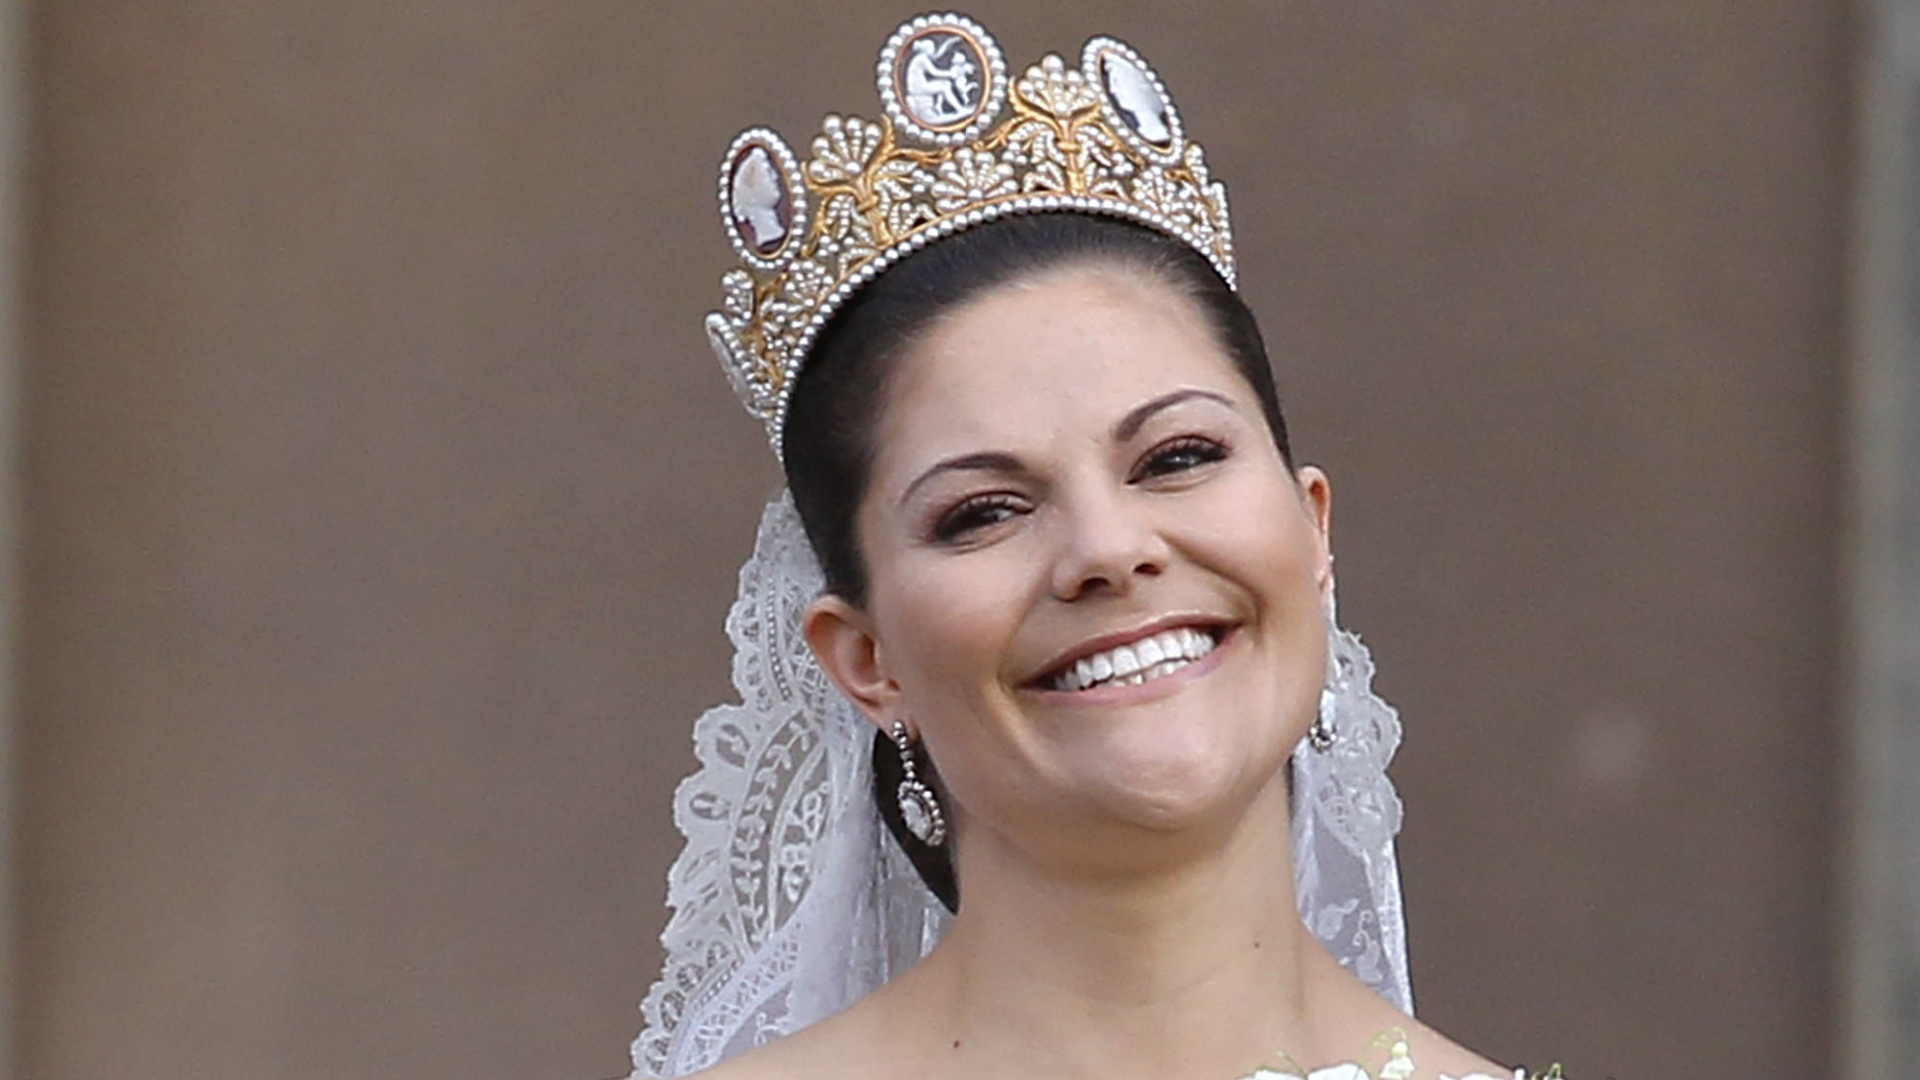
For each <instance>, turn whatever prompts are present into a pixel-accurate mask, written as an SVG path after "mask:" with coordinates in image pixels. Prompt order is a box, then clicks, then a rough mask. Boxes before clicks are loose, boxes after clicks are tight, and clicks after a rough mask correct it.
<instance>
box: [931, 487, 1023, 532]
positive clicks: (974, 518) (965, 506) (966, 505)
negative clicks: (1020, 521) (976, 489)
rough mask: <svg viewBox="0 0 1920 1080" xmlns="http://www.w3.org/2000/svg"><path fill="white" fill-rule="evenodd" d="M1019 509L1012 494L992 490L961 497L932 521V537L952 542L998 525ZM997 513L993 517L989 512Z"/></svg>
mask: <svg viewBox="0 0 1920 1080" xmlns="http://www.w3.org/2000/svg"><path fill="white" fill-rule="evenodd" d="M1019 512H1020V500H1019V499H1016V498H1014V497H1013V496H1012V495H1007V494H1004V493H999V492H996V493H993V494H989V495H974V496H970V497H968V498H966V499H962V500H961V501H960V502H959V504H958V505H956V506H954V507H953V509H951V510H948V511H947V512H946V513H944V514H941V515H940V518H939V520H937V521H935V522H934V523H933V539H934V540H935V541H937V542H939V543H943V544H950V543H953V542H954V541H956V540H959V539H961V538H962V537H963V535H964V534H966V533H970V532H974V531H976V530H979V529H984V528H988V527H989V526H993V525H998V524H1000V523H1001V522H1003V521H1005V520H1007V518H1009V517H1011V516H1013V515H1014V514H1017V513H1019ZM989 514H997V515H998V516H996V517H993V518H992V520H987V519H986V518H987V515H989Z"/></svg>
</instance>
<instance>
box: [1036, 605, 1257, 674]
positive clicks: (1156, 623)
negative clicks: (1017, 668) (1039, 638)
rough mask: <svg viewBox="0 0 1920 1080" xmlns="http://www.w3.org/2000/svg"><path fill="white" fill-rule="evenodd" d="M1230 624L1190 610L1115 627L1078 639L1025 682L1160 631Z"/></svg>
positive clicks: (1220, 618) (1229, 620) (1217, 616)
mask: <svg viewBox="0 0 1920 1080" xmlns="http://www.w3.org/2000/svg"><path fill="white" fill-rule="evenodd" d="M1231 625H1232V620H1231V619H1227V618H1224V617H1222V616H1219V615H1200V614H1194V613H1191V612H1189V613H1185V614H1180V615H1163V616H1161V617H1160V618H1157V619H1155V620H1153V621H1152V622H1148V623H1142V624H1141V625H1139V626H1136V627H1134V628H1132V629H1130V630H1116V631H1114V632H1113V633H1111V634H1102V635H1100V636H1099V637H1094V638H1088V639H1087V640H1085V641H1082V642H1080V643H1079V644H1077V645H1075V646H1073V647H1072V648H1071V649H1068V650H1067V651H1066V652H1063V653H1061V654H1060V655H1059V656H1057V657H1055V658H1053V659H1052V660H1049V661H1048V662H1047V663H1046V664H1045V665H1044V666H1042V667H1041V669H1040V674H1038V675H1036V676H1034V677H1033V678H1032V679H1031V680H1029V681H1028V685H1037V686H1044V685H1046V684H1047V683H1048V682H1049V681H1051V680H1052V679H1054V678H1055V677H1056V676H1058V675H1059V674H1060V673H1061V672H1062V671H1065V670H1066V669H1067V668H1068V667H1069V666H1070V665H1072V664H1073V663H1075V662H1076V661H1080V660H1084V659H1086V658H1087V657H1089V656H1092V655H1094V654H1095V653H1103V652H1106V651H1107V650H1108V649H1111V648H1114V647H1115V646H1117V645H1131V644H1133V643H1134V642H1136V641H1141V640H1144V639H1146V638H1150V637H1152V636H1153V635H1155V634H1158V633H1161V632H1163V631H1167V630H1176V629H1179V628H1180V627H1183V626H1185V627H1194V628H1196V629H1207V630H1213V629H1217V628H1221V627H1229V626H1231Z"/></svg>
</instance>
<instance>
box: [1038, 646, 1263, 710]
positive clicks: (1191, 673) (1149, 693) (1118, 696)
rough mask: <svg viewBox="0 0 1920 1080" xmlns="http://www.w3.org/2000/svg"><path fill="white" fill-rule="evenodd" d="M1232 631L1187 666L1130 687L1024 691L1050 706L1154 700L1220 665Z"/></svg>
mask: <svg viewBox="0 0 1920 1080" xmlns="http://www.w3.org/2000/svg"><path fill="white" fill-rule="evenodd" d="M1233 640H1234V633H1233V631H1231V630H1228V631H1226V632H1224V633H1222V634H1221V636H1220V640H1219V642H1218V643H1216V644H1215V645H1214V647H1213V649H1212V651H1210V652H1208V653H1207V655H1205V656H1203V657H1201V658H1200V659H1198V660H1195V661H1193V662H1192V663H1190V664H1188V665H1187V666H1186V667H1183V668H1181V669H1180V670H1178V671H1176V672H1173V673H1172V674H1169V675H1162V676H1160V677H1159V678H1157V679H1148V680H1147V681H1146V682H1143V683H1135V684H1133V685H1132V686H1121V685H1119V684H1116V683H1109V684H1107V685H1106V686H1096V687H1094V688H1093V689H1091V690H1049V689H1042V688H1037V687H1036V688H1032V689H1029V690H1028V691H1027V693H1029V694H1032V695H1033V696H1035V697H1037V698H1039V699H1040V700H1041V701H1044V702H1046V703H1047V704H1049V705H1137V704H1139V703H1141V702H1146V701H1155V700H1158V699H1160V698H1163V697H1166V696H1167V695H1168V694H1171V693H1174V692H1175V691H1177V690H1179V689H1180V688H1181V687H1183V686H1185V685H1187V684H1188V683H1190V682H1192V681H1194V680H1195V679H1201V678H1205V677H1206V675H1207V673H1208V672H1211V671H1212V670H1213V669H1214V668H1217V667H1219V666H1220V664H1221V662H1222V659H1221V658H1222V656H1223V655H1224V654H1225V653H1226V651H1227V648H1228V647H1229V646H1230V645H1231V644H1232V643H1233Z"/></svg>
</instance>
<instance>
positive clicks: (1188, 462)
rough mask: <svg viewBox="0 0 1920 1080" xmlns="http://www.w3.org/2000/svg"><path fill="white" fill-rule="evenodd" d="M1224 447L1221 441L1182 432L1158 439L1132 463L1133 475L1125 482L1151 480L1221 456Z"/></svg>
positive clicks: (1181, 471)
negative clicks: (1157, 441)
mask: <svg viewBox="0 0 1920 1080" xmlns="http://www.w3.org/2000/svg"><path fill="white" fill-rule="evenodd" d="M1227 453H1228V450H1227V447H1226V445H1225V444H1223V443H1219V442H1215V441H1214V440H1212V439H1208V438H1203V437H1201V436H1198V435H1186V436H1182V437H1181V438H1178V439H1173V440H1170V441H1168V442H1164V443H1161V444H1160V445H1159V446H1156V447H1154V448H1153V449H1152V450H1150V451H1148V452H1147V455H1146V456H1145V457H1143V458H1141V459H1140V464H1138V465H1136V466H1134V469H1133V475H1132V476H1129V477H1127V481H1128V482H1129V483H1139V482H1140V481H1142V480H1151V479H1153V478H1154V477H1157V476H1171V475H1173V474H1175V473H1183V472H1187V471H1189V470H1191V469H1197V468H1199V467H1200V466H1202V465H1209V464H1212V463H1213V462H1216V461H1221V460H1224V459H1225V458H1226V456H1227Z"/></svg>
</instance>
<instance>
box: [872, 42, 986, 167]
mask: <svg viewBox="0 0 1920 1080" xmlns="http://www.w3.org/2000/svg"><path fill="white" fill-rule="evenodd" d="M1006 81H1007V63H1006V60H1005V59H1004V58H1003V57H1002V56H1001V55H1000V47H999V46H998V45H996V44H994V41H993V38H992V37H990V36H988V34H987V32H986V31H985V30H984V29H982V28H981V26H980V24H979V23H976V22H974V21H973V20H972V19H969V18H966V17H965V16H962V15H922V16H920V17H918V18H916V19H913V20H912V21H910V22H908V23H906V24H905V25H903V26H901V27H900V28H899V29H898V30H895V31H894V32H893V36H892V37H891V38H889V39H887V44H886V47H885V48H883V49H881V50H880V67H879V87H880V103H881V105H882V106H883V107H884V108H885V109H886V111H887V115H888V116H891V117H892V118H893V122H894V123H895V124H896V125H898V126H899V128H900V129H901V130H902V132H904V133H905V134H907V135H909V136H911V137H912V138H914V139H916V140H919V141H921V142H929V143H932V144H934V145H935V146H954V145H957V144H959V143H961V142H964V141H966V140H967V139H970V138H973V137H974V136H975V135H977V134H979V132H980V129H981V128H983V127H985V126H986V125H987V124H989V123H992V122H993V117H994V114H995V113H997V112H999V111H1000V106H1001V105H1003V104H1004V103H1005V102H1006V95H1007V88H1006Z"/></svg>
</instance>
